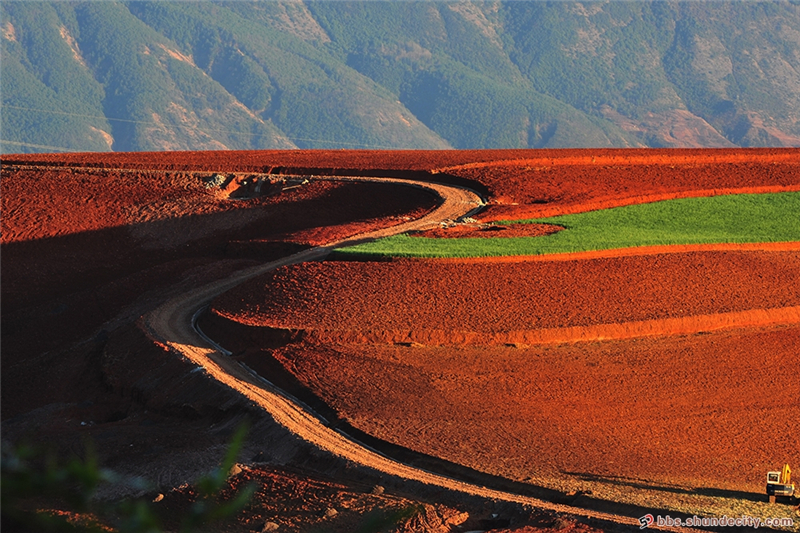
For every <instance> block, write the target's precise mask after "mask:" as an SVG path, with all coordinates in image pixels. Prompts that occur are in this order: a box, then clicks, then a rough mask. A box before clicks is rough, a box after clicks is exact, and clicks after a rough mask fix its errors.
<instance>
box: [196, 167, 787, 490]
mask: <svg viewBox="0 0 800 533" xmlns="http://www.w3.org/2000/svg"><path fill="white" fill-rule="evenodd" d="M634 155H635V156H641V155H642V154H634ZM646 155H647V154H646ZM680 155H681V157H675V158H674V160H670V158H669V157H668V156H667V155H665V154H664V153H663V152H662V153H660V154H659V155H658V157H648V158H643V157H642V158H639V159H638V161H637V157H632V158H631V161H630V162H631V163H632V164H625V161H624V160H622V159H620V158H616V154H613V153H611V154H598V155H597V158H601V157H605V158H606V159H609V160H611V163H612V164H609V165H599V164H598V163H597V160H595V163H594V164H592V163H591V162H590V161H589V162H587V161H585V160H584V159H585V157H584V158H583V159H581V158H574V159H575V161H568V160H565V159H562V160H555V161H553V160H551V161H550V162H549V163H550V164H547V163H546V162H544V163H543V162H541V161H539V160H535V159H534V158H530V157H529V158H528V159H525V160H524V161H521V162H514V163H513V164H508V163H502V164H499V163H498V164H495V163H492V164H481V165H478V164H476V165H464V166H461V167H458V166H454V167H450V168H448V169H447V172H449V173H452V174H457V175H459V176H463V177H468V178H470V179H472V180H475V181H478V182H481V183H483V184H484V185H486V186H487V188H488V189H489V190H490V191H492V192H493V193H495V195H494V196H491V197H490V202H491V201H492V200H493V201H494V205H491V206H490V208H489V209H488V210H487V211H486V212H484V213H483V214H479V215H478V216H477V217H478V218H479V219H480V220H487V219H495V218H517V217H520V216H542V215H552V214H558V213H561V212H575V211H581V210H585V209H590V208H592V209H593V208H597V207H598V206H610V205H622V204H625V203H635V202H639V201H650V200H653V199H663V198H674V197H681V196H697V195H711V194H720V193H731V192H754V191H760V190H764V191H766V190H796V189H797V187H798V185H799V184H800V166H798V160H797V154H796V153H795V152H782V153H781V154H780V157H775V161H774V162H768V159H766V157H767V154H765V153H759V154H758V155H759V157H756V158H754V159H753V160H751V161H747V160H746V158H742V157H739V156H738V155H737V156H736V157H734V156H733V155H732V154H729V157H728V159H727V161H729V162H716V163H711V162H710V161H711V158H710V156H709V154H701V157H697V158H696V159H693V158H692V157H690V156H686V157H683V156H684V155H686V154H680ZM787 155H789V156H791V157H786V156H787ZM761 157H765V159H760V158H761ZM531 161H539V162H538V163H533V164H532V163H531ZM573 162H574V163H577V164H576V165H573V164H571V163H573ZM535 165H540V166H535ZM512 200H513V202H512ZM511 203H517V204H519V205H508V204H511ZM503 204H504V205H503ZM454 231H455V232H458V231H459V230H458V229H456V230H454ZM447 233H448V230H437V231H434V232H431V233H430V234H431V235H432V236H436V235H437V234H438V235H439V236H448V235H447ZM458 235H459V234H458V233H456V235H453V236H458ZM493 236H494V235H493ZM799 282H800V253H798V252H796V251H779V250H776V251H753V250H745V249H742V250H726V251H697V250H692V249H691V248H686V247H675V248H669V247H664V248H662V249H659V250H655V251H653V253H649V254H645V255H635V256H627V257H626V256H622V257H595V258H592V257H591V256H585V257H583V258H581V257H580V256H576V258H575V259H573V260H569V259H566V258H563V257H560V258H559V260H558V261H547V260H546V258H544V259H543V260H537V261H535V262H525V261H520V260H519V258H515V259H510V260H503V259H497V258H495V259H493V260H489V261H485V260H481V259H475V260H446V261H442V260H413V261H411V260H400V261H393V262H379V263H374V262H364V263H361V262H336V261H328V262H324V263H313V264H304V265H298V266H294V267H288V268H284V269H281V270H279V271H276V272H274V273H270V274H268V275H265V276H263V277H261V278H259V279H257V280H254V281H251V282H249V283H248V284H246V285H243V286H240V287H238V288H237V289H234V290H233V291H231V292H229V293H228V294H226V295H224V296H222V297H220V298H219V299H217V301H216V302H215V303H214V306H213V312H214V313H215V315H216V316H217V317H218V318H217V319H216V323H215V325H213V326H210V327H213V328H214V329H215V331H218V332H220V333H218V334H220V335H224V333H223V332H222V331H223V329H224V326H223V325H224V323H225V321H232V322H235V323H237V324H243V325H249V326H252V327H256V328H258V327H268V328H280V329H286V330H291V331H301V332H303V338H304V339H305V341H304V342H301V343H298V344H295V345H291V346H288V347H285V348H281V349H278V350H275V351H271V350H264V351H263V352H260V353H258V352H254V351H253V350H255V349H256V348H257V346H253V347H252V348H253V350H250V351H249V352H248V353H247V355H246V356H245V358H246V360H247V361H248V363H249V364H250V365H251V366H259V357H263V358H270V357H274V358H275V359H277V360H278V361H280V362H281V363H282V364H283V365H284V366H285V367H286V368H288V369H290V370H291V372H292V373H293V374H294V375H295V376H297V377H298V378H299V379H300V381H301V382H302V383H303V384H304V385H306V386H307V387H309V388H310V389H311V390H312V391H313V392H314V393H316V394H317V395H319V396H321V397H322V398H323V399H324V400H325V401H326V402H327V403H328V404H329V405H331V406H333V407H334V408H335V409H336V410H337V412H338V413H340V415H341V416H342V417H343V418H345V419H346V420H348V421H349V422H350V423H351V424H352V425H353V426H355V427H356V428H358V429H360V430H363V431H365V432H367V433H369V434H371V435H374V436H378V437H380V438H382V439H385V440H387V441H389V442H392V443H397V444H400V445H403V446H408V447H411V448H413V449H415V450H418V451H421V452H424V453H427V454H431V455H435V456H437V457H442V458H445V459H448V460H450V461H454V462H458V463H461V464H465V465H469V466H471V467H473V468H475V469H478V470H481V471H486V472H491V473H493V474H498V475H501V476H506V477H511V478H513V479H517V480H528V481H530V482H531V483H542V484H545V485H548V486H557V487H568V488H569V487H571V488H573V489H574V488H576V487H577V488H580V487H583V484H582V483H583V481H585V480H587V479H591V480H601V481H602V480H605V481H607V482H610V481H611V480H619V479H627V480H628V482H630V483H634V482H636V483H640V484H643V485H648V484H650V485H659V484H664V485H670V486H671V485H677V486H681V487H684V488H687V487H688V489H686V490H690V491H691V490H694V489H698V490H701V489H712V488H719V489H729V490H739V491H749V492H753V493H757V492H760V491H761V490H762V487H761V485H762V484H763V481H762V478H763V473H764V472H765V471H766V470H767V469H769V468H770V466H769V465H771V464H782V462H785V461H786V460H790V459H791V458H792V457H796V456H798V455H800V444H797V443H796V441H795V443H794V444H787V445H786V446H781V447H779V448H777V449H776V447H775V446H774V440H773V439H774V435H776V434H780V435H786V436H788V435H796V434H800V417H797V416H795V415H796V402H797V398H798V397H800V378H798V376H797V372H796V370H795V368H796V366H797V364H798V362H800V360H799V359H798V355H797V354H798V348H800V336H799V334H798V331H800V330H798V327H797V323H798V321H799V320H800V314H798V305H800V292H798V290H797V289H796V287H797V286H799V285H800V283H799ZM235 331H236V332H237V333H236V334H237V335H239V334H241V333H242V330H241V329H238V328H235ZM543 331H544V332H543ZM550 333H552V334H550ZM230 342H231V343H232V344H233V345H234V346H236V345H237V343H236V342H235V341H234V340H232V339H231V340H230ZM223 344H224V343H223ZM778 383H780V386H779V385H778ZM776 387H779V388H780V389H781V391H782V392H781V393H780V394H779V395H777V396H776V393H775V390H776ZM787 446H788V447H787Z"/></svg>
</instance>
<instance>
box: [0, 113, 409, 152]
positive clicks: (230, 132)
mask: <svg viewBox="0 0 800 533" xmlns="http://www.w3.org/2000/svg"><path fill="white" fill-rule="evenodd" d="M0 107H7V108H9V109H19V110H21V111H33V112H36V113H50V114H52V115H66V116H70V117H81V118H94V119H100V120H107V121H110V122H126V123H129V124H145V125H148V126H164V124H162V123H160V122H148V121H146V120H133V119H127V118H110V117H106V116H103V115H85V114H82V113H68V112H66V111H52V110H49V109H35V108H31V107H22V106H16V105H10V104H2V106H0ZM173 126H174V127H176V128H184V129H189V130H193V131H201V132H203V133H207V134H211V133H227V134H229V135H246V136H249V137H268V136H270V134H268V133H250V132H244V131H231V130H205V129H201V128H194V127H192V126H185V125H182V124H173ZM284 138H286V139H288V140H290V141H305V142H316V143H325V144H335V145H339V146H357V147H360V148H383V149H386V150H396V149H397V147H396V146H383V145H378V144H360V143H352V142H342V141H329V140H325V139H309V138H304V137H288V136H286V135H284Z"/></svg>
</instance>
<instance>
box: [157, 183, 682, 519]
mask: <svg viewBox="0 0 800 533" xmlns="http://www.w3.org/2000/svg"><path fill="white" fill-rule="evenodd" d="M322 179H335V180H342V181H375V182H380V183H397V184H400V185H405V186H412V187H418V188H424V189H427V190H430V191H432V192H434V193H435V194H437V195H438V196H439V197H440V198H441V199H442V201H443V203H442V204H441V205H440V206H439V207H438V208H437V209H434V210H433V211H431V212H430V213H428V214H427V215H425V216H424V217H422V218H420V219H417V220H413V221H410V222H407V223H404V224H400V225H397V226H393V227H390V228H384V229H380V230H376V231H372V232H368V233H364V234H361V235H356V236H353V237H350V238H347V239H343V240H341V241H338V242H335V243H333V244H330V245H328V246H322V247H317V248H311V249H309V250H304V251H302V252H299V253H296V254H294V255H291V256H288V257H285V258H283V259H279V260H277V261H272V262H270V263H266V264H263V265H258V266H255V267H252V268H248V269H244V270H240V271H238V272H235V273H234V274H233V275H231V276H230V277H228V278H225V279H222V280H219V281H214V282H212V283H209V284H207V285H204V286H202V287H198V288H196V289H194V290H192V291H189V292H187V293H184V294H183V295H181V296H178V297H176V298H173V299H172V300H169V301H168V302H166V303H164V304H163V305H161V306H160V307H158V308H157V309H155V310H153V311H151V312H149V313H147V314H146V315H145V316H144V317H143V321H144V325H145V327H146V329H147V330H148V332H149V334H150V335H151V336H152V337H153V339H154V340H155V341H156V342H159V343H161V344H163V345H165V346H168V347H169V348H171V349H172V350H173V351H175V352H177V353H178V354H180V355H182V356H184V357H186V358H188V359H189V360H191V361H192V362H193V363H195V364H196V365H198V366H200V367H202V368H203V369H204V370H205V372H206V373H208V374H209V375H210V376H211V377H213V378H214V379H216V380H218V381H220V382H222V383H224V384H226V385H228V386H229V387H231V388H232V389H234V390H236V391H238V392H239V393H240V394H242V395H243V396H245V397H246V398H247V399H249V400H250V401H252V402H254V403H256V404H257V405H259V406H260V407H261V408H263V409H264V410H265V411H267V412H268V413H269V414H270V415H271V416H272V417H273V418H274V419H275V420H276V421H277V422H278V423H279V424H281V425H282V426H284V427H285V428H286V429H288V430H289V431H291V432H292V433H294V434H295V435H298V436H299V437H301V438H303V439H305V440H306V441H308V442H310V443H312V444H313V445H315V446H318V447H319V448H322V449H324V450H326V451H328V452H330V453H332V454H334V455H337V456H339V457H342V458H344V459H346V460H348V461H352V462H354V463H358V464H361V465H364V466H367V467H369V468H372V469H374V470H377V471H380V472H383V473H384V474H388V475H390V476H397V477H399V478H402V479H407V480H413V481H417V482H421V483H425V484H427V485H433V486H438V487H441V488H444V489H448V490H452V491H457V492H462V493H465V494H470V495H473V496H480V497H484V498H487V499H494V500H501V501H506V502H513V503H519V504H523V505H530V506H533V507H538V508H540V509H548V510H552V511H556V512H560V513H567V514H572V515H575V516H584V517H588V518H595V519H599V520H604V521H609V522H616V523H621V524H627V525H631V526H639V522H638V520H636V519H635V518H631V517H625V516H619V515H612V514H608V513H602V512H596V511H590V510H586V509H581V508H578V507H570V506H568V505H560V504H554V503H551V502H546V501H544V500H539V499H537V498H531V497H527V496H520V495H518V494H513V493H510V492H503V491H498V490H493V489H489V488H486V487H483V486H479V485H474V484H471V483H466V482H463V481H459V480H457V479H453V478H449V477H446V476H442V475H438V474H433V473H430V472H427V471H425V470H421V469H418V468H414V467H411V466H408V465H406V464H403V463H400V462H398V461H395V460H393V459H390V458H388V457H386V456H384V455H381V454H379V453H377V452H375V451H373V450H370V449H368V448H365V447H364V446H362V445H360V444H358V443H356V442H353V441H351V440H350V439H349V438H348V437H347V436H346V435H343V434H340V433H338V432H336V431H334V430H333V429H331V428H330V427H328V426H327V425H326V424H325V423H324V422H323V421H322V420H321V419H320V418H319V417H318V416H317V415H315V414H314V413H312V412H310V411H308V410H307V409H305V408H303V407H302V406H300V405H299V404H297V403H296V402H295V401H293V400H292V399H290V398H289V397H288V396H287V395H286V394H285V393H284V392H283V391H281V390H279V389H278V388H277V387H275V386H274V385H272V384H270V383H269V382H265V381H264V380H262V379H261V378H260V377H259V376H257V375H254V374H253V373H252V372H251V371H249V370H248V369H246V368H244V367H243V366H242V365H240V364H239V363H238V362H236V361H234V360H233V359H231V358H229V357H227V356H226V355H225V354H224V353H223V352H222V351H220V350H218V349H217V348H218V347H211V346H210V345H209V343H208V341H207V340H205V339H204V338H203V337H202V336H201V335H200V334H199V333H198V332H197V331H195V329H194V324H193V318H194V315H195V313H196V312H197V311H198V310H199V309H201V308H202V307H203V306H205V305H207V304H208V303H209V302H210V301H211V300H212V299H214V298H215V297H216V296H218V295H220V294H222V293H223V292H226V291H228V290H230V289H232V288H233V287H235V286H236V285H239V284H240V283H243V282H244V281H247V280H248V279H251V278H253V277H255V276H258V275H260V274H263V273H265V272H268V271H270V270H274V269H277V268H280V267H282V266H287V265H292V264H296V263H301V262H303V261H310V260H314V259H319V258H322V257H324V256H326V255H327V254H328V253H329V252H330V251H331V250H332V249H333V248H335V247H340V246H346V245H348V244H352V243H354V242H358V241H363V240H366V239H377V238H380V237H385V236H389V235H396V234H399V233H403V232H406V231H411V230H419V229H426V228H430V227H433V226H436V225H438V224H439V223H440V222H442V221H446V220H456V219H458V218H459V217H463V216H467V215H469V214H471V213H473V212H474V211H476V210H478V209H479V208H480V207H482V205H483V202H482V200H481V199H480V197H479V196H478V195H477V194H475V193H474V192H472V191H470V190H468V189H464V188H460V187H456V186H450V185H442V184H436V183H424V182H416V181H412V180H402V179H394V178H367V177H352V178H349V177H336V178H322ZM651 527H652V526H651ZM654 528H655V527H654ZM657 529H664V530H670V531H685V530H683V529H681V528H657ZM694 531H695V532H697V531H698V530H694Z"/></svg>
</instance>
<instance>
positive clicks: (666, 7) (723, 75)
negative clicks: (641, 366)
mask: <svg viewBox="0 0 800 533" xmlns="http://www.w3.org/2000/svg"><path fill="white" fill-rule="evenodd" d="M0 30H2V38H1V39H0V41H2V62H1V63H0V68H2V76H0V81H1V82H2V105H3V107H2V129H1V130H0V131H1V132H2V150H3V152H5V153H13V152H30V151H53V150H80V151H101V150H115V151H140V150H214V149H278V148H296V147H297V148H375V149H381V148H394V149H404V148H420V149H441V148H526V147H530V148H537V147H601V146H603V147H605V146H618V147H625V146H652V147H664V146H667V147H669V146H703V147H719V146H800V3H798V2H772V1H769V2H724V1H720V2H700V1H698V2H668V1H648V2H641V1H640V2H622V1H613V2H582V3H578V2H570V1H558V2H552V3H548V2H538V1H531V2H519V1H510V2H488V1H487V2H414V1H403V2H374V1H362V2H341V1H318V2H310V1H301V0H296V1H247V2H245V1H232V2H165V1H159V2H147V1H136V2H118V1H104V2H97V1H94V2H64V1H59V2H56V1H53V2H32V1H25V2H15V1H8V2H3V3H2V4H0Z"/></svg>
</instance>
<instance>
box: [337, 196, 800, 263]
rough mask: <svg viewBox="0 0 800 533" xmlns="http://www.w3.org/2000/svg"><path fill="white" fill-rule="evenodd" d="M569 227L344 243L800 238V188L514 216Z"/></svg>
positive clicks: (594, 246)
mask: <svg viewBox="0 0 800 533" xmlns="http://www.w3.org/2000/svg"><path fill="white" fill-rule="evenodd" d="M534 222H536V223H545V224H556V225H559V226H563V227H564V228H566V229H565V230H563V231H560V232H558V233H554V234H552V235H547V236H544V237H513V238H502V237H498V238H463V239H431V238H424V237H410V236H407V235H398V236H394V237H388V238H385V239H380V240H378V241H375V242H371V243H366V244H360V245H357V246H352V247H349V248H343V249H341V250H337V252H336V254H337V255H338V256H340V257H342V258H362V257H363V258H377V257H386V256H391V257H488V256H504V255H542V254H554V253H564V252H582V251H588V250H606V249H611V248H629V247H634V246H654V245H667V244H708V243H748V242H785V241H800V192H786V193H774V194H734V195H727V196H715V197H710V198H684V199H679V200H667V201H663V202H654V203H650V204H641V205H632V206H625V207H617V208H613V209H603V210H599V211H591V212H587V213H579V214H575V215H564V216H557V217H550V218H541V219H530V220H517V221H509V222H506V223H507V224H511V223H534Z"/></svg>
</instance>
